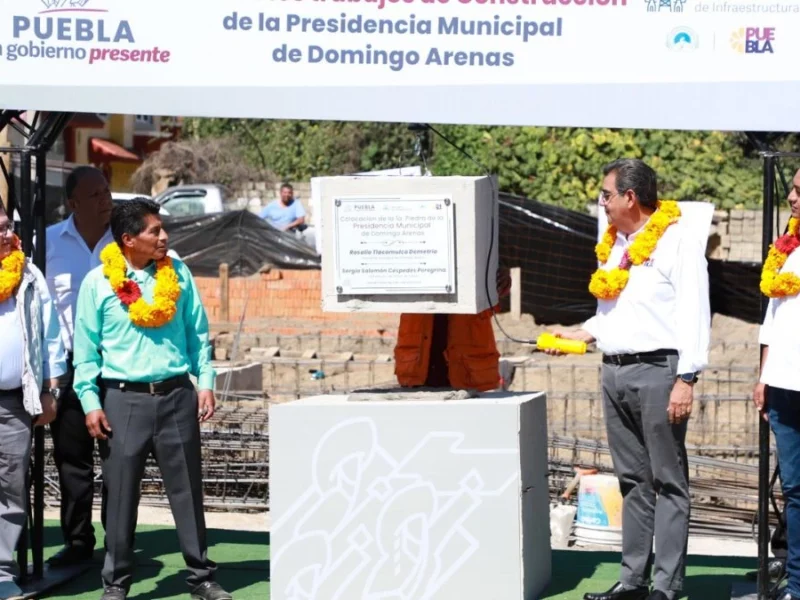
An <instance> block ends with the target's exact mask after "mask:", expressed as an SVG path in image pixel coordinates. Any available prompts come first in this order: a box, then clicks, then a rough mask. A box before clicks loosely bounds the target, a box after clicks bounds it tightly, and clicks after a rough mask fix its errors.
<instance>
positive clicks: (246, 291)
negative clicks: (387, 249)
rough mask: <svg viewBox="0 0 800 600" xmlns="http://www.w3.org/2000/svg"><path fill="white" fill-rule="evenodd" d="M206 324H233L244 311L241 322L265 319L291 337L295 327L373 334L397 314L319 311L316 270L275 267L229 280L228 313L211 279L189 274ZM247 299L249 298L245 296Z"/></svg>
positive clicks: (392, 323) (298, 329)
mask: <svg viewBox="0 0 800 600" xmlns="http://www.w3.org/2000/svg"><path fill="white" fill-rule="evenodd" d="M195 280H196V283H197V287H198V290H199V291H200V296H201V298H202V300H203V305H204V306H205V308H206V311H207V313H208V318H209V320H210V321H211V322H212V323H216V324H219V323H223V322H227V323H230V324H231V327H235V326H236V325H235V324H237V323H238V321H239V319H240V318H241V316H242V312H243V311H244V310H245V303H246V304H247V311H246V313H245V323H246V324H254V323H255V322H257V321H259V320H269V321H270V322H271V324H272V325H271V327H270V331H273V333H280V334H281V335H292V334H296V333H299V332H301V331H309V330H313V331H314V332H322V334H323V335H324V334H325V332H326V331H328V332H331V333H333V332H336V333H340V332H348V333H352V334H364V333H374V332H375V331H376V329H377V328H379V327H381V326H382V325H388V326H390V327H396V325H397V320H398V319H399V316H398V315H386V314H380V313H362V314H353V313H323V312H322V308H321V306H322V279H321V271H319V270H302V271H293V270H285V271H284V270H279V269H273V270H271V271H269V272H268V273H263V274H260V275H255V276H253V277H240V278H231V279H230V280H229V291H228V296H229V313H228V314H229V317H228V319H227V321H224V320H223V319H222V315H221V287H220V280H219V278H217V277H197V278H195ZM248 298H249V300H248Z"/></svg>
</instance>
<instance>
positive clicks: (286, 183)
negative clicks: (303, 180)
mask: <svg viewBox="0 0 800 600" xmlns="http://www.w3.org/2000/svg"><path fill="white" fill-rule="evenodd" d="M283 188H289V189H290V190H292V191H294V186H293V185H292V184H291V183H289V182H288V181H284V182H283V183H282V184H281V189H283Z"/></svg>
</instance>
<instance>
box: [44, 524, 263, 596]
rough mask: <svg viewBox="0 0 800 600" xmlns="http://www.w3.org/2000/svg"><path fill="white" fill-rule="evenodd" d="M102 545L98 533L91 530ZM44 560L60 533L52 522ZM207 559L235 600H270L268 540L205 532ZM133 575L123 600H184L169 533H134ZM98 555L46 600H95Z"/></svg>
mask: <svg viewBox="0 0 800 600" xmlns="http://www.w3.org/2000/svg"><path fill="white" fill-rule="evenodd" d="M95 531H96V532H97V533H98V534H99V535H98V537H99V539H100V540H102V527H101V526H100V525H99V524H95ZM45 545H46V547H45V558H47V557H48V556H50V555H51V554H53V553H55V552H57V551H58V549H59V548H60V545H61V533H60V531H59V529H58V524H57V523H56V522H47V523H46V528H45ZM208 545H209V557H210V558H211V560H213V561H215V562H216V563H217V565H218V567H219V571H218V573H217V581H219V583H220V584H221V585H222V586H223V587H224V588H225V589H226V590H228V591H229V592H231V593H232V594H233V595H234V598H235V599H236V600H265V599H267V598H269V534H268V533H259V532H249V531H229V530H224V529H210V530H209V531H208ZM136 548H137V552H136V561H137V565H136V571H135V574H134V579H135V581H134V584H133V587H132V588H131V593H130V595H129V596H128V598H130V599H131V600H173V599H174V600H177V599H178V598H180V599H182V600H187V599H188V598H189V594H188V592H189V587H188V586H187V585H186V582H185V578H186V571H184V563H183V557H182V556H181V553H180V548H179V546H178V536H177V533H176V532H175V530H174V529H173V528H172V527H151V526H146V525H140V526H139V527H138V528H137V530H136ZM102 559H103V553H102V550H98V551H96V552H95V564H94V565H93V568H92V569H90V570H89V571H88V572H86V573H85V574H84V575H82V576H81V577H79V578H78V579H75V580H73V581H71V582H69V583H67V584H65V585H64V586H62V587H59V588H57V589H55V590H52V591H51V592H50V593H49V594H48V595H47V596H43V598H48V599H52V600H67V599H69V600H99V598H100V596H101V593H102V590H101V584H100V567H101V563H102Z"/></svg>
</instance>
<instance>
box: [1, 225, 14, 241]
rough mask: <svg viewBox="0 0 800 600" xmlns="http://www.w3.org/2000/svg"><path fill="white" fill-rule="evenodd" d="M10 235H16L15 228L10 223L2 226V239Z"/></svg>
mask: <svg viewBox="0 0 800 600" xmlns="http://www.w3.org/2000/svg"><path fill="white" fill-rule="evenodd" d="M9 233H14V226H13V225H12V224H11V223H10V222H9V223H6V224H5V225H0V237H2V236H4V235H8V234H9Z"/></svg>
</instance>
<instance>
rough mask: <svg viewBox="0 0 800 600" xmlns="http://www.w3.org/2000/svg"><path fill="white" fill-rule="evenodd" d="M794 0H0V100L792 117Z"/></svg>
mask: <svg viewBox="0 0 800 600" xmlns="http://www.w3.org/2000/svg"><path fill="white" fill-rule="evenodd" d="M798 26H800V0H709V1H704V0H239V1H236V0H234V1H228V2H224V3H223V2H208V3H205V2H196V1H192V2H190V1H188V0H170V1H169V2H156V1H155V0H136V2H132V1H130V0H6V1H5V2H3V3H2V5H0V32H2V36H0V68H1V69H2V73H3V76H2V78H1V80H0V105H2V106H4V107H10V108H25V109H44V110H76V111H97V112H124V113H144V114H161V115H201V116H250V117H264V118H312V119H342V120H348V119H354V120H384V121H427V122H461V123H486V124H519V125H584V126H591V125H594V126H619V127H656V128H660V127H664V128H667V127H669V128H692V129H694V128H696V129H711V128H715V129H716V128H718V129H744V130H758V129H774V130H781V131H787V130H795V131H797V130H800V113H798V111H797V110H796V107H795V103H794V102H793V101H792V99H793V98H796V97H798V92H799V91H800V78H798V76H797V75H796V73H795V69H794V68H793V67H794V66H795V65H794V64H793V63H794V61H792V60H790V59H791V58H794V57H797V56H800V36H797V35H794V34H793V32H794V30H795V29H796V28H797V27H798Z"/></svg>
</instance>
